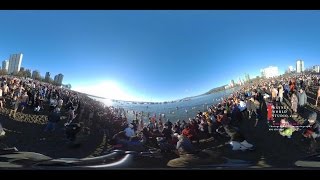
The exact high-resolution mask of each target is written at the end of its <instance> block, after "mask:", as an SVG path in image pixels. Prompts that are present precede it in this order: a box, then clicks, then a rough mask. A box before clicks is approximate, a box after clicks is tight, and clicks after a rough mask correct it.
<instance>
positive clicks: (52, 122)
mask: <svg viewBox="0 0 320 180" xmlns="http://www.w3.org/2000/svg"><path fill="white" fill-rule="evenodd" d="M59 121H60V108H58V107H56V108H55V109H54V111H53V112H52V113H51V114H50V115H49V116H48V124H47V126H46V128H45V130H44V131H46V132H47V131H51V132H53V131H54V130H55V129H56V125H57V123H58V122H59Z"/></svg>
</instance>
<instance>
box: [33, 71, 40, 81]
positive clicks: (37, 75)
mask: <svg viewBox="0 0 320 180" xmlns="http://www.w3.org/2000/svg"><path fill="white" fill-rule="evenodd" d="M39 77H40V72H39V71H37V70H34V71H32V75H31V78H32V79H36V78H39Z"/></svg>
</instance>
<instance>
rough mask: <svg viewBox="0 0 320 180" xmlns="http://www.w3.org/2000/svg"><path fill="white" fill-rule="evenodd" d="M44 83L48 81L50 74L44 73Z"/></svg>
mask: <svg viewBox="0 0 320 180" xmlns="http://www.w3.org/2000/svg"><path fill="white" fill-rule="evenodd" d="M44 79H45V80H46V81H49V79H50V72H46V76H45V78H44Z"/></svg>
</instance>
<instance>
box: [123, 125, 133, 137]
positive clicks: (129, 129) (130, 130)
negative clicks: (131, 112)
mask: <svg viewBox="0 0 320 180" xmlns="http://www.w3.org/2000/svg"><path fill="white" fill-rule="evenodd" d="M124 132H125V133H126V136H127V137H128V138H130V137H132V136H134V135H135V133H134V130H133V125H132V124H129V126H128V127H127V128H126V129H125V130H124Z"/></svg>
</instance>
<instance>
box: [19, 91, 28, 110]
mask: <svg viewBox="0 0 320 180" xmlns="http://www.w3.org/2000/svg"><path fill="white" fill-rule="evenodd" d="M20 102H21V103H20V106H21V113H22V112H23V110H24V109H25V108H26V107H27V106H28V102H29V96H28V94H27V92H24V94H23V95H22V96H21V97H20Z"/></svg>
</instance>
